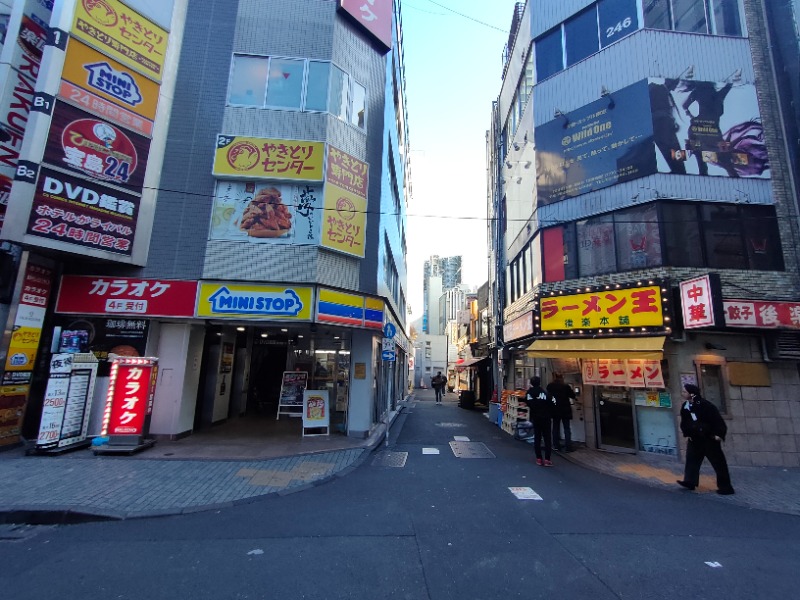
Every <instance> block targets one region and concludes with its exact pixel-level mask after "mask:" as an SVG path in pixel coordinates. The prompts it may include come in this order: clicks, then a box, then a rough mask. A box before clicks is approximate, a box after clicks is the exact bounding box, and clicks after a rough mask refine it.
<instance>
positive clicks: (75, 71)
mask: <svg viewBox="0 0 800 600" xmlns="http://www.w3.org/2000/svg"><path fill="white" fill-rule="evenodd" d="M61 77H62V80H61V86H60V88H59V96H60V97H61V98H63V99H65V100H69V101H70V102H72V103H73V104H76V105H78V106H81V107H82V108H84V109H85V110H88V111H89V112H91V113H92V114H95V115H97V116H99V117H102V118H104V119H108V120H110V121H113V122H114V123H116V124H117V125H121V126H123V127H126V128H127V129H130V130H131V131H135V132H137V133H140V134H142V135H147V136H149V135H151V134H152V132H153V120H154V119H155V118H156V107H157V106H158V90H159V86H158V84H157V83H155V82H153V81H151V80H149V79H147V78H146V77H143V76H142V75H139V74H138V73H136V72H135V71H133V70H132V69H129V68H128V67H125V66H124V65H122V64H121V63H118V62H117V61H115V60H112V59H110V58H108V57H107V56H104V55H102V54H100V53H99V52H97V51H96V50H94V49H92V48H90V47H89V46H87V45H85V44H82V43H81V42H79V41H78V40H75V39H72V40H70V42H69V45H68V46H67V56H66V60H65V62H64V70H63V71H62V73H61Z"/></svg>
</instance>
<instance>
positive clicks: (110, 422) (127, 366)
mask: <svg viewBox="0 0 800 600" xmlns="http://www.w3.org/2000/svg"><path fill="white" fill-rule="evenodd" d="M156 361H157V359H154V358H115V359H114V360H113V362H112V363H111V374H110V377H109V384H108V395H107V397H106V410H105V414H104V417H103V435H133V436H139V435H144V434H146V433H147V432H146V431H145V430H144V425H145V417H147V416H148V415H149V414H150V413H151V411H152V408H153V406H152V402H153V393H154V391H155V378H156V373H157V367H156Z"/></svg>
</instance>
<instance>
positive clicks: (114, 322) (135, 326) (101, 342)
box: [56, 316, 150, 376]
mask: <svg viewBox="0 0 800 600" xmlns="http://www.w3.org/2000/svg"><path fill="white" fill-rule="evenodd" d="M56 325H58V326H60V327H61V328H62V331H61V333H62V335H61V344H60V347H59V352H67V351H69V350H68V348H69V345H70V344H71V343H75V341H74V340H76V339H77V340H78V342H77V343H78V344H80V348H79V352H81V353H91V354H93V355H94V357H95V358H96V359H97V360H98V361H99V363H100V365H99V368H100V375H101V376H105V375H108V372H109V371H108V369H109V362H108V361H109V358H110V357H109V355H110V354H114V355H117V356H127V357H141V356H144V355H145V348H146V346H147V334H148V332H149V329H150V327H149V321H148V320H146V319H131V318H124V317H119V318H107V319H102V318H91V317H78V318H71V317H63V316H62V317H58V318H57V319H56Z"/></svg>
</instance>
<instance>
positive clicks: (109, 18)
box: [72, 0, 169, 81]
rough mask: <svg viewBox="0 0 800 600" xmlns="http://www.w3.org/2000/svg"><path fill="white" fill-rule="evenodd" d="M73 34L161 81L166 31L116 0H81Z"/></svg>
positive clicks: (166, 39) (76, 11)
mask: <svg viewBox="0 0 800 600" xmlns="http://www.w3.org/2000/svg"><path fill="white" fill-rule="evenodd" d="M72 35H74V36H75V37H77V38H78V39H80V40H82V41H84V42H86V43H87V44H90V45H93V46H96V47H97V48H99V49H100V50H101V51H102V52H103V53H104V54H107V55H108V56H110V57H112V58H114V59H116V60H118V61H119V62H121V63H123V64H125V65H127V66H129V67H132V68H134V69H136V70H137V71H139V72H140V73H143V74H145V75H147V76H148V77H150V78H152V79H154V80H156V81H161V78H162V76H163V70H164V57H165V55H166V53H167V42H168V40H169V34H168V33H167V32H166V31H165V30H163V29H161V27H159V26H158V25H156V24H155V23H153V22H152V21H150V20H149V19H146V18H144V17H143V16H142V15H140V14H139V13H137V12H136V11H134V10H131V9H130V8H128V7H127V6H125V5H124V4H122V3H121V2H119V1H118V0H80V1H79V2H78V6H77V8H76V10H75V20H74V22H73V25H72Z"/></svg>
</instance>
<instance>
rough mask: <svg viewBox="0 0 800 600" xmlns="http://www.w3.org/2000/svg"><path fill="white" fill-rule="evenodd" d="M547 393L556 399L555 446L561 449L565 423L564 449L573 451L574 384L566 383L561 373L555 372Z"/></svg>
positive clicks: (554, 411)
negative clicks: (562, 425)
mask: <svg viewBox="0 0 800 600" xmlns="http://www.w3.org/2000/svg"><path fill="white" fill-rule="evenodd" d="M547 393H548V394H550V395H551V396H552V397H553V398H554V399H555V408H554V410H553V448H554V449H556V450H561V424H562V423H563V424H564V450H566V451H567V452H572V428H571V427H570V421H571V420H572V401H573V400H575V399H576V398H575V392H574V391H572V386H571V385H567V384H566V383H564V376H563V375H562V374H561V373H553V381H551V382H550V384H549V385H548V386H547Z"/></svg>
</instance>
